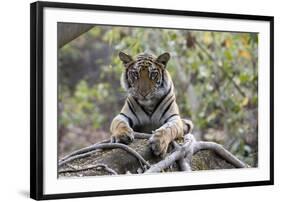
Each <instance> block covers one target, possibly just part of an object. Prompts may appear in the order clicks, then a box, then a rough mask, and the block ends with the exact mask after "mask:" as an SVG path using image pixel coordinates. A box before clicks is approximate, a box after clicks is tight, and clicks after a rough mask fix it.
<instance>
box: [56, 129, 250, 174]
mask: <svg viewBox="0 0 281 202" xmlns="http://www.w3.org/2000/svg"><path fill="white" fill-rule="evenodd" d="M138 135H139V136H138V137H139V138H140V139H135V140H134V141H133V142H132V143H131V144H130V145H129V146H126V145H123V144H116V143H109V141H103V142H101V143H100V144H95V145H92V146H90V147H88V148H83V149H81V150H78V151H76V152H74V153H72V154H70V155H68V156H66V157H64V158H62V159H61V160H60V162H59V176H60V177H70V176H77V177H82V176H99V175H116V174H138V173H144V172H174V171H195V170H211V169H230V168H235V167H236V168H243V167H247V165H246V164H244V163H243V162H241V161H240V160H239V159H237V158H236V157H235V156H233V155H232V154H231V153H230V152H228V151H227V150H225V149H224V148H223V147H222V146H220V145H218V144H216V143H212V142H200V141H196V140H195V139H194V137H193V136H192V135H191V134H188V135H186V137H188V138H185V141H184V143H182V144H178V143H176V142H173V143H174V144H173V145H174V146H173V148H171V151H170V153H168V154H167V156H166V157H165V158H164V159H162V158H161V157H157V156H155V155H153V153H152V152H151V148H150V147H149V141H148V139H147V138H148V137H149V134H138Z"/></svg>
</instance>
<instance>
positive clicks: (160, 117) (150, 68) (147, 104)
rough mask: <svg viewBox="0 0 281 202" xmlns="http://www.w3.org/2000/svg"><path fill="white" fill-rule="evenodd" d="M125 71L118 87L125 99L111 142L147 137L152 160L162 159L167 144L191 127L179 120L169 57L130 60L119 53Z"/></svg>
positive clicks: (143, 56) (143, 55)
mask: <svg viewBox="0 0 281 202" xmlns="http://www.w3.org/2000/svg"><path fill="white" fill-rule="evenodd" d="M119 58H120V60H121V61H122V63H123V66H124V67H125V71H123V72H122V75H121V79H120V81H121V86H122V87H123V88H124V89H125V91H126V92H127V94H128V96H127V98H126V101H125V104H124V106H123V108H122V110H121V112H120V113H119V114H118V115H117V116H116V117H114V119H113V120H112V122H111V126H110V132H111V142H113V143H124V144H129V143H131V142H132V141H133V140H134V132H142V133H151V134H152V135H151V137H150V139H149V145H150V147H151V149H152V151H153V153H154V155H156V156H165V154H166V153H167V149H168V146H169V144H170V143H171V142H172V141H173V140H175V139H177V138H181V137H183V135H184V134H186V133H189V132H190V131H191V130H192V128H193V124H192V122H191V121H190V120H187V119H181V117H180V114H179V108H178V105H177V103H176V97H175V92H174V84H173V82H172V79H171V76H170V74H169V72H168V71H167V69H166V67H167V63H168V61H169V60H170V54H169V53H168V52H165V53H163V54H161V55H160V56H158V57H155V56H154V55H152V54H149V53H140V54H138V55H137V56H136V59H133V57H132V56H130V55H128V54H126V53H124V52H122V51H121V52H119Z"/></svg>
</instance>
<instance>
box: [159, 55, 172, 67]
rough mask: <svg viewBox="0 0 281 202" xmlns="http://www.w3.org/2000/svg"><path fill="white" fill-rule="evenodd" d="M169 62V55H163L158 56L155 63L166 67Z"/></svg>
mask: <svg viewBox="0 0 281 202" xmlns="http://www.w3.org/2000/svg"><path fill="white" fill-rule="evenodd" d="M169 60H170V53H163V54H161V55H159V56H158V58H157V59H156V62H159V63H161V64H163V65H164V66H166V65H167V63H168V61H169Z"/></svg>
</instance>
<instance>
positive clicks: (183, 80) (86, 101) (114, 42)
mask: <svg viewBox="0 0 281 202" xmlns="http://www.w3.org/2000/svg"><path fill="white" fill-rule="evenodd" d="M121 50H122V51H124V52H126V53H128V54H131V55H133V56H134V55H137V54H139V53H140V52H150V53H153V54H154V55H159V54H161V53H163V52H169V53H170V54H171V56H172V58H171V60H170V62H169V63H168V67H167V68H168V71H169V72H170V73H171V75H172V78H173V81H174V84H175V89H176V97H177V103H178V105H179V108H180V112H181V116H182V117H185V118H190V119H191V120H192V121H193V122H194V125H195V132H194V133H195V135H197V138H201V139H207V140H212V141H216V142H219V143H222V144H224V146H225V147H226V148H227V149H229V150H230V151H231V152H233V153H234V154H236V155H237V156H238V157H239V158H241V159H242V160H243V161H245V162H246V163H249V164H250V165H257V162H258V160H257V149H258V148H257V127H258V126H257V116H258V112H257V106H258V97H257V95H258V93H257V92H258V35H257V34H254V33H231V32H211V31H192V30H175V29H151V28H134V27H117V26H116V27H110V26H95V27H93V28H92V29H91V30H90V31H89V32H87V33H85V34H83V35H81V36H80V37H78V38H77V39H76V40H74V41H72V42H71V43H69V44H68V45H66V46H65V47H64V48H62V49H60V51H59V78H60V79H59V80H60V83H59V103H60V105H61V106H63V107H62V109H61V110H60V116H59V128H65V129H66V130H65V131H64V132H63V134H60V135H62V136H63V135H67V133H68V132H69V130H70V129H71V128H73V127H77V128H81V129H82V130H86V129H87V128H88V129H89V128H90V129H91V131H93V132H92V135H93V136H95V135H96V134H97V133H96V131H107V132H108V131H109V124H110V122H111V120H112V118H113V117H114V116H115V115H116V114H118V113H119V111H120V110H121V107H122V105H123V103H124V100H125V97H126V94H125V92H124V91H123V90H122V89H121V86H120V83H119V78H120V75H121V73H122V71H123V66H122V63H121V61H120V60H119V58H118V53H119V51H121ZM73 142H75V140H73ZM61 144H63V143H61ZM85 144H86V145H87V144H88V143H85ZM63 152H66V151H63Z"/></svg>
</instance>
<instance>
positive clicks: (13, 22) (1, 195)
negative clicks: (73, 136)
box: [0, 0, 281, 202]
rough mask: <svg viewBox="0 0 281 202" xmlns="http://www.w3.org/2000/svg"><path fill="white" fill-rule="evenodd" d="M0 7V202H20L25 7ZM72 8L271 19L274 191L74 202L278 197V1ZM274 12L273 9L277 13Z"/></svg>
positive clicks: (24, 194) (181, 0)
mask: <svg viewBox="0 0 281 202" xmlns="http://www.w3.org/2000/svg"><path fill="white" fill-rule="evenodd" d="M30 2H31V1H30V0H12V1H8V0H6V1H2V2H1V6H0V9H1V11H0V15H1V18H0V20H1V24H0V25H1V30H0V35H1V37H0V64H1V65H0V72H1V73H0V138H1V141H0V145H1V146H0V155H1V156H0V157H1V159H0V186H1V187H0V201H10V200H11V201H25V200H28V194H29V193H28V192H29V3H30ZM72 2H76V3H92V4H108V5H111V4H112V5H121V6H135V7H155V8H168V9H181V10H195V11H211V12H228V13H241V14H257V15H274V16H275V89H276V90H275V98H276V99H275V125H276V127H275V142H276V144H275V156H276V157H277V158H275V159H276V161H275V162H276V164H275V165H276V166H275V186H261V187H247V188H231V189H218V190H204V191H188V192H173V193H157V194H142V195H130V196H113V197H99V198H94V199H93V198H84V199H71V200H69V201H72V200H76V201H92V200H95V201H104V202H106V201H112V200H115V201H116V202H118V201H120V202H121V201H124V200H133V201H147V202H148V201H161V200H164V201H172V200H185V201H193V202H194V201H196V202H197V201H206V200H208V201H228V202H231V201H235V202H237V201H266V200H270V199H276V198H277V196H279V197H280V194H281V186H280V182H281V176H280V170H281V167H280V155H279V154H280V153H281V150H280V147H281V145H280V144H281V141H280V140H281V138H280V135H279V133H280V132H281V124H279V120H281V107H280V105H278V104H277V103H279V102H281V100H280V99H281V95H280V90H279V92H278V89H279V86H281V79H280V78H278V77H280V76H281V74H280V71H281V70H280V68H279V67H280V66H281V60H280V56H279V55H280V52H281V49H280V48H281V41H280V36H281V22H280V20H281V12H280V6H278V4H277V3H278V1H277V0H275V1H269V0H267V1H265V0H263V1H260V0H255V1H245V0H232V1H226V0H209V1H208V0H205V1H203V0H194V1H187V0H170V1H168V0H166V1H164V0H154V1H152V0H131V1H129V0H92V1H91V0H84V1H74V0H72ZM278 8H279V9H278ZM278 56H279V57H278Z"/></svg>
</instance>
